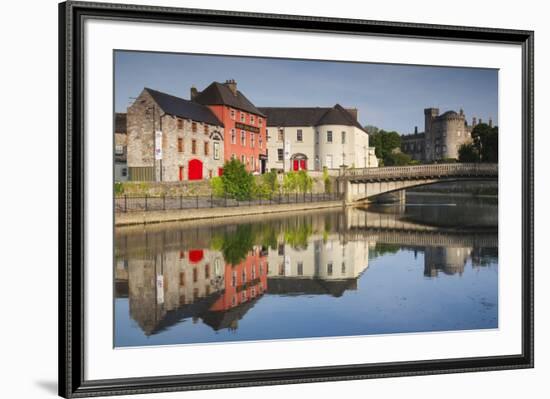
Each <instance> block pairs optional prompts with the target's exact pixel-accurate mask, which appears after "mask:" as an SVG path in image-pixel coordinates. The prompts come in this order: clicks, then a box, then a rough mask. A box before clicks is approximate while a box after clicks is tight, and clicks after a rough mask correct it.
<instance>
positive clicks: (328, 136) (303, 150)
mask: <svg viewBox="0 0 550 399" xmlns="http://www.w3.org/2000/svg"><path fill="white" fill-rule="evenodd" d="M259 109H260V111H261V112H262V113H264V114H265V115H266V116H267V150H268V153H267V157H268V159H267V169H268V170H271V169H276V170H285V171H290V170H317V171H320V170H322V169H323V167H326V168H328V169H339V168H340V167H341V166H346V167H356V168H364V167H376V166H378V160H377V159H376V156H375V155H374V148H371V147H369V136H368V134H367V132H366V131H365V130H364V129H363V127H362V126H361V125H360V124H359V122H358V121H357V110H356V109H345V108H343V107H342V106H341V105H339V104H336V105H335V106H334V107H332V108H321V107H310V108H292V107H291V108H287V107H262V108H259Z"/></svg>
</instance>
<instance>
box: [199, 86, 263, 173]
mask: <svg viewBox="0 0 550 399" xmlns="http://www.w3.org/2000/svg"><path fill="white" fill-rule="evenodd" d="M191 100H192V101H195V102H197V103H200V104H203V105H206V106H208V107H209V108H210V109H211V110H212V112H213V113H214V114H215V115H216V117H217V118H218V119H219V120H220V121H221V122H222V123H223V126H224V135H225V137H224V158H225V160H226V161H227V160H230V159H231V158H236V159H238V160H239V161H241V162H242V163H244V164H245V165H246V169H247V170H248V171H250V172H257V173H264V172H265V171H266V163H267V128H266V126H267V121H266V117H265V115H264V114H263V113H262V112H261V111H260V110H259V109H258V108H256V107H255V106H254V104H252V103H251V102H250V101H249V100H248V99H247V98H246V97H245V96H244V95H243V94H242V93H241V92H240V91H239V90H237V82H235V81H234V80H228V81H226V82H225V83H218V82H214V83H212V84H211V85H210V86H208V87H207V88H206V89H204V90H203V91H201V92H199V91H198V90H197V89H196V88H194V87H192V88H191Z"/></svg>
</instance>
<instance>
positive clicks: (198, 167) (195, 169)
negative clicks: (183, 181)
mask: <svg viewBox="0 0 550 399" xmlns="http://www.w3.org/2000/svg"><path fill="white" fill-rule="evenodd" d="M201 179H202V162H201V161H199V160H198V159H192V160H190V161H189V180H201Z"/></svg>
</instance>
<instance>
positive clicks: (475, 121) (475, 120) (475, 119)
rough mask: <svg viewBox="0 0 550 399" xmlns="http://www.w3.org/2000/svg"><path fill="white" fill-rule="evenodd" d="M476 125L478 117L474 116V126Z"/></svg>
mask: <svg viewBox="0 0 550 399" xmlns="http://www.w3.org/2000/svg"><path fill="white" fill-rule="evenodd" d="M475 125H477V118H476V117H475V116H474V117H473V118H472V126H475Z"/></svg>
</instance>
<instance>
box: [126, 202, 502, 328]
mask: <svg viewBox="0 0 550 399" xmlns="http://www.w3.org/2000/svg"><path fill="white" fill-rule="evenodd" d="M246 243H248V244H247V245H249V246H248V247H247V246H246V245H243V244H246ZM497 245H498V242H497V235H496V233H495V232H492V231H486V232H479V231H476V230H471V231H468V230H457V229H448V228H441V227H436V226H427V225H423V224H421V223H418V222H414V221H411V220H406V219H403V218H400V217H398V216H396V215H395V214H389V213H377V212H371V211H365V210H362V209H356V208H348V209H346V210H345V211H343V210H342V209H338V210H331V211H326V210H325V211H313V212H306V213H300V214H297V215H284V216H281V215H279V216H278V217H272V218H271V219H269V218H266V217H257V218H252V219H248V220H246V221H243V222H242V223H237V224H234V223H233V224H230V223H226V222H223V221H221V222H220V223H218V224H217V225H215V224H214V222H212V221H210V222H209V223H208V225H207V226H201V225H199V226H193V225H187V224H175V225H172V227H170V228H168V229H159V228H158V226H149V227H145V228H144V229H121V230H120V231H117V236H116V252H115V254H116V259H117V262H116V265H115V266H116V269H115V277H116V281H115V282H116V286H115V288H116V290H115V291H116V296H117V297H118V298H128V301H129V311H130V316H131V318H133V319H134V320H135V321H136V322H137V323H138V325H139V326H140V328H141V329H142V330H143V331H144V333H145V334H147V335H152V334H159V333H161V332H162V331H165V330H166V329H168V328H170V327H171V326H174V325H177V324H178V323H180V322H182V321H184V320H186V319H190V320H193V321H196V320H199V319H200V320H202V322H203V323H204V324H206V325H208V326H210V327H211V328H212V329H214V330H220V329H236V328H238V321H239V320H240V319H242V318H243V317H245V315H246V314H247V312H249V311H250V310H251V309H252V308H253V306H254V305H255V304H256V303H258V301H260V300H261V298H262V297H263V296H264V295H266V294H267V295H285V296H297V295H330V296H332V297H340V296H342V295H343V294H344V293H345V292H346V291H349V290H356V289H357V286H358V285H357V281H358V278H359V277H360V276H361V275H362V274H363V273H364V272H365V270H367V269H368V267H369V261H371V260H372V259H374V258H376V257H377V256H380V255H382V254H383V253H384V251H387V250H388V247H390V248H389V249H390V250H394V251H397V250H400V249H402V248H405V249H407V248H409V249H411V250H413V251H415V252H419V253H423V254H424V270H423V274H424V275H425V276H427V277H437V276H438V273H439V272H443V273H445V274H449V275H453V274H461V273H462V272H463V270H464V267H465V265H466V263H467V260H468V259H470V258H472V260H474V256H473V255H476V254H477V253H478V252H479V251H478V249H479V248H486V247H489V248H491V247H495V248H496V247H497ZM241 247H242V248H241ZM239 251H240V252H239ZM476 251H477V252H476ZM230 259H231V261H229V260H230ZM478 263H479V262H478Z"/></svg>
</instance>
